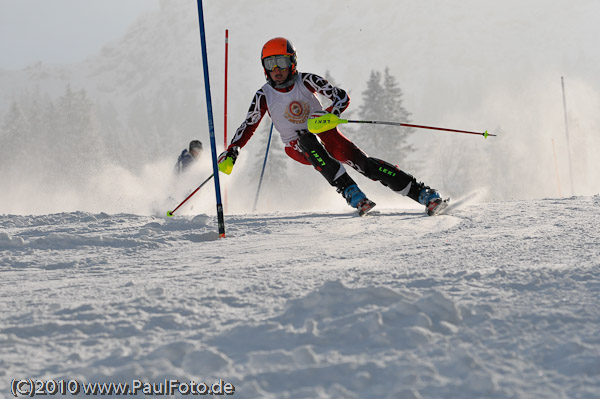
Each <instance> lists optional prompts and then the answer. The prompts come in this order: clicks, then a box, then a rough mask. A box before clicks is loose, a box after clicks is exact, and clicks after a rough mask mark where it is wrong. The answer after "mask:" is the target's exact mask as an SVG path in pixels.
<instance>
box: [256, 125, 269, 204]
mask: <svg viewBox="0 0 600 399" xmlns="http://www.w3.org/2000/svg"><path fill="white" fill-rule="evenodd" d="M272 135H273V122H271V130H270V131H269V140H267V152H266V153H265V160H264V162H263V166H262V171H261V172H260V179H258V189H257V190H256V197H255V198H254V206H253V207H252V212H254V211H256V204H257V203H258V195H259V194H260V186H261V185H262V181H263V176H264V175H265V166H267V157H268V156H269V147H271V136H272Z"/></svg>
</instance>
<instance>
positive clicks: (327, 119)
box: [308, 114, 496, 139]
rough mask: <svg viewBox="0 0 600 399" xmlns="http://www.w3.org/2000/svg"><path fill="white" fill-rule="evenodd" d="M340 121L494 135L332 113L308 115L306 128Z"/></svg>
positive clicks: (323, 127) (315, 128) (325, 127)
mask: <svg viewBox="0 0 600 399" xmlns="http://www.w3.org/2000/svg"><path fill="white" fill-rule="evenodd" d="M340 123H371V124H378V125H391V126H405V127H415V128H419V129H432V130H443V131H445V132H454V133H467V134H477V135H480V136H483V138H485V139H487V137H488V136H496V135H495V134H491V133H488V131H487V130H486V131H485V132H483V133H481V132H469V131H467V130H456V129H446V128H443V127H433V126H423V125H412V124H410V123H400V122H382V121H356V120H349V119H340V118H338V117H337V116H336V115H334V114H325V115H322V116H315V117H312V116H311V117H310V118H309V119H308V130H309V131H310V132H311V133H314V134H319V133H323V132H325V131H327V130H329V129H333V128H334V127H336V126H337V125H339V124H340Z"/></svg>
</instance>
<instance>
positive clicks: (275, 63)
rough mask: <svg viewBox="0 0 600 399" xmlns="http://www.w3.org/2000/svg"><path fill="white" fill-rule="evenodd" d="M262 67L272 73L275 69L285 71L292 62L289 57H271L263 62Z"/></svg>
mask: <svg viewBox="0 0 600 399" xmlns="http://www.w3.org/2000/svg"><path fill="white" fill-rule="evenodd" d="M263 66H264V67H265V69H266V70H267V71H272V70H273V69H275V67H277V68H279V69H286V68H289V67H291V66H292V60H291V58H290V56H289V55H273V56H271V57H267V58H265V59H264V60H263Z"/></svg>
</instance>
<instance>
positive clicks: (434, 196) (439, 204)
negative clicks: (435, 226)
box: [419, 187, 448, 216]
mask: <svg viewBox="0 0 600 399" xmlns="http://www.w3.org/2000/svg"><path fill="white" fill-rule="evenodd" d="M419 203H420V204H423V205H425V210H426V211H427V215H429V216H433V215H437V214H438V213H440V212H441V211H442V210H443V209H444V208H446V206H448V204H447V202H446V201H444V200H442V197H441V196H440V193H438V192H437V191H436V190H434V189H432V188H429V187H423V189H422V190H421V193H420V194H419Z"/></svg>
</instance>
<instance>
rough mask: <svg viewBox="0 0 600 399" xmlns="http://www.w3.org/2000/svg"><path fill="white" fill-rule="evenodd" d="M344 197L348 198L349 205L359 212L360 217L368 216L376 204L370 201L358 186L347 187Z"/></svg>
mask: <svg viewBox="0 0 600 399" xmlns="http://www.w3.org/2000/svg"><path fill="white" fill-rule="evenodd" d="M342 195H343V196H344V198H346V202H348V205H350V206H351V207H353V208H356V209H357V210H358V214H359V215H360V216H363V215H365V214H367V213H368V212H369V211H370V210H371V209H373V207H374V206H375V203H374V202H373V201H371V200H370V199H368V198H367V196H366V195H365V193H363V192H362V191H360V188H358V186H357V185H356V184H352V185H350V186H348V187H346V189H345V190H344V192H343V193H342Z"/></svg>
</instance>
